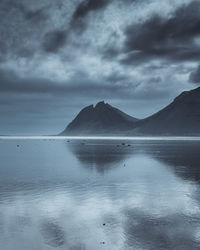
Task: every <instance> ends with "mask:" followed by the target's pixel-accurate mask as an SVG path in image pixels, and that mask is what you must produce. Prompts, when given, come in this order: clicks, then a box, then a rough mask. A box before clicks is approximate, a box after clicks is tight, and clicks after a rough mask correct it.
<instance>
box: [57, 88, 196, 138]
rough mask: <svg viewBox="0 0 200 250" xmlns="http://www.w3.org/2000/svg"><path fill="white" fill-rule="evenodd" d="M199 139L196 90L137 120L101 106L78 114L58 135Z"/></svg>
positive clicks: (182, 94) (86, 109) (109, 106)
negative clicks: (148, 136) (149, 136)
mask: <svg viewBox="0 0 200 250" xmlns="http://www.w3.org/2000/svg"><path fill="white" fill-rule="evenodd" d="M67 134H69V135H70V134H71V135H98V134H101V135H103V134H105V135H127V136H133V135H135V136H139V135H152V136H154V135H155V136H159V135H166V136H167V135H171V136H196V135H200V87H199V88H196V89H193V90H191V91H184V92H183V93H181V94H180V95H179V96H177V97H176V98H175V99H174V101H173V102H172V103H171V104H169V105H168V106H167V107H165V108H164V109H162V110H160V111H159V112H157V113H155V114H154V115H152V116H149V117H147V118H145V119H142V120H138V119H136V118H133V117H131V116H129V115H127V114H125V113H123V112H122V111H120V110H119V109H116V108H114V107H112V106H111V105H109V104H106V103H104V102H99V103H97V105H96V106H95V107H93V105H90V106H88V107H86V108H84V109H82V110H81V112H80V113H79V114H78V115H77V116H76V118H75V119H74V120H73V121H72V122H71V123H70V124H69V125H68V126H67V128H66V129H65V130H64V131H63V132H62V133H61V135H67Z"/></svg>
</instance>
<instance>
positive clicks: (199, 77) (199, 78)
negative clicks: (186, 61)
mask: <svg viewBox="0 0 200 250" xmlns="http://www.w3.org/2000/svg"><path fill="white" fill-rule="evenodd" d="M189 80H190V81H191V82H193V83H196V84H200V65H199V66H198V67H197V69H196V70H195V71H193V72H192V73H191V74H190V76H189Z"/></svg>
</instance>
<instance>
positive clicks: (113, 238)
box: [0, 139, 200, 250]
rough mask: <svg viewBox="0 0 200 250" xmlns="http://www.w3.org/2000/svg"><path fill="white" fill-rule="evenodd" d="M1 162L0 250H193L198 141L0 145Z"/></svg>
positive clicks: (198, 236) (199, 235)
mask: <svg viewBox="0 0 200 250" xmlns="http://www.w3.org/2000/svg"><path fill="white" fill-rule="evenodd" d="M122 143H123V145H122ZM124 143H125V145H124ZM0 159H1V164H0V249H2V250H52V249H58V250H99V249H106V250H128V249H134V250H135V249H136V250H140V249H141V250H143V249H145V250H146V249H159V250H160V249H180V250H184V249H187V250H192V249H200V141H162V140H159V141H155V140H152V141H151V140H148V141H145V140H129V141H126V140H123V141H120V140H106V141H105V140H70V141H67V140H49V139H46V140H44V139H38V140H22V139H17V140H0Z"/></svg>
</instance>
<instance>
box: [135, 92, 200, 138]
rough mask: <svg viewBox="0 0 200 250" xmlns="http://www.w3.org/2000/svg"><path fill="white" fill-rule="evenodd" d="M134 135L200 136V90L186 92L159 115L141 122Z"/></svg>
mask: <svg viewBox="0 0 200 250" xmlns="http://www.w3.org/2000/svg"><path fill="white" fill-rule="evenodd" d="M133 133H134V134H137V135H139V134H142V135H143V134H147V135H177V136H178V135H180V136H184V135H185V136H189V135H191V136H192V135H193V136H194V135H200V88H196V89H193V90H191V91H185V92H183V93H182V94H180V95H179V96H178V97H176V98H175V99H174V101H173V102H172V103H171V104H169V105H168V106H167V107H165V108H164V109H162V110H161V111H159V112H158V113H156V114H154V115H152V116H150V117H148V118H146V119H143V120H140V121H139V122H138V127H137V128H136V129H135V130H134V132H133Z"/></svg>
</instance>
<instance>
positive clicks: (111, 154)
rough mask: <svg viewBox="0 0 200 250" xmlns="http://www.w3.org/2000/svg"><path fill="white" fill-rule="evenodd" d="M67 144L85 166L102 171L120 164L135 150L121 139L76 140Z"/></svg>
mask: <svg viewBox="0 0 200 250" xmlns="http://www.w3.org/2000/svg"><path fill="white" fill-rule="evenodd" d="M67 146H68V148H69V150H70V151H71V152H72V153H73V154H74V155H75V156H76V157H77V159H78V160H79V161H80V163H81V164H82V165H83V166H84V167H86V168H89V169H93V168H95V169H96V170H97V171H98V172H100V173H104V172H105V171H108V170H109V169H112V168H115V167H117V166H119V165H120V164H122V163H123V162H124V161H125V159H126V158H128V157H130V156H131V155H132V154H133V152H134V148H133V146H131V145H130V144H128V143H124V142H121V141H116V142H113V141H108V142H107V143H105V141H103V140H92V141H87V140H84V141H82V140H76V141H71V142H70V143H67Z"/></svg>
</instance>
